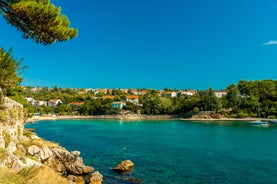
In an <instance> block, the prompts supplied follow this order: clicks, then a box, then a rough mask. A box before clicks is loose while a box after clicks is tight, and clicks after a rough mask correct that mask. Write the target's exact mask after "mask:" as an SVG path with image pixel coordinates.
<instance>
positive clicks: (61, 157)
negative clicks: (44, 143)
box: [47, 148, 94, 175]
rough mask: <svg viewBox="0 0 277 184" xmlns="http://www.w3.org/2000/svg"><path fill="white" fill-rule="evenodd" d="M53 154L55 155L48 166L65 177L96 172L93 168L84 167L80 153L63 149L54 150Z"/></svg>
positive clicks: (48, 162)
mask: <svg viewBox="0 0 277 184" xmlns="http://www.w3.org/2000/svg"><path fill="white" fill-rule="evenodd" d="M52 152H53V155H52V156H51V157H50V158H49V160H48V161H47V165H48V166H49V167H51V168H54V169H55V170H56V171H58V172H60V173H62V174H64V175H68V174H72V175H82V174H87V173H90V172H93V170H94V169H93V167H90V166H86V165H84V163H83V160H82V158H81V157H79V155H80V152H78V151H72V152H68V151H66V150H64V149H61V148H54V149H53V150H52Z"/></svg>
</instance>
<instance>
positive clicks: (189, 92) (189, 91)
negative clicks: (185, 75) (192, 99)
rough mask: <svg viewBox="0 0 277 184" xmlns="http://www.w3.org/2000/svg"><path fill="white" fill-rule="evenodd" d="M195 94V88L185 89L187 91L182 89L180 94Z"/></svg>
mask: <svg viewBox="0 0 277 184" xmlns="http://www.w3.org/2000/svg"><path fill="white" fill-rule="evenodd" d="M195 94H196V91H195V90H187V91H182V92H181V95H187V96H193V95H195Z"/></svg>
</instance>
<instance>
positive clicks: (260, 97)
mask: <svg viewBox="0 0 277 184" xmlns="http://www.w3.org/2000/svg"><path fill="white" fill-rule="evenodd" d="M166 90H168V91H170V89H166ZM166 90H164V93H162V94H159V93H158V91H157V90H153V89H152V90H147V92H146V94H144V95H139V103H138V104H134V103H130V102H126V106H124V108H123V110H119V109H113V108H112V103H113V102H118V101H122V102H123V101H125V96H126V95H132V93H131V90H128V93H124V92H122V91H121V90H119V89H113V90H110V91H109V92H108V94H103V93H97V94H94V93H93V92H83V93H81V91H82V90H80V89H62V88H57V87H54V88H42V89H40V90H39V91H36V92H32V91H31V87H29V88H25V90H24V95H25V96H28V97H32V98H34V99H36V100H43V101H48V100H50V99H53V98H55V99H60V100H61V101H62V102H63V103H61V104H59V105H57V106H56V107H49V106H37V107H34V108H35V109H34V112H40V113H42V114H47V113H55V114H59V115H66V114H67V115H72V114H74V115H76V114H79V115H100V114H118V113H123V112H124V113H126V112H129V113H138V112H139V113H141V114H147V115H163V114H168V115H180V116H183V117H190V116H191V115H193V114H198V113H200V112H203V111H210V112H211V113H212V114H213V115H214V116H215V117H216V116H224V117H239V118H244V117H259V116H260V117H264V118H276V117H277V81H274V80H263V81H244V80H242V81H239V83H238V84H237V85H235V84H231V85H229V86H228V87H227V88H226V92H227V94H226V95H225V96H223V97H221V98H218V97H216V96H215V91H214V90H213V89H212V88H209V89H207V90H200V91H197V93H196V94H195V95H191V96H188V95H182V94H181V93H180V91H179V92H178V91H177V90H175V91H177V96H176V97H170V96H167V95H166V93H165V92H166ZM107 95H110V96H113V99H111V98H105V96H107ZM70 102H83V104H82V105H80V106H68V104H69V103H70Z"/></svg>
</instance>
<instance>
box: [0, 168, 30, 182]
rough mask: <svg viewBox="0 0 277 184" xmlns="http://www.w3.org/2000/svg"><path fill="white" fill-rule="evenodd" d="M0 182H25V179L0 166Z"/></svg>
mask: <svg viewBox="0 0 277 184" xmlns="http://www.w3.org/2000/svg"><path fill="white" fill-rule="evenodd" d="M0 183H1V184H27V183H26V181H25V179H24V178H23V177H22V176H21V175H19V174H17V173H16V172H14V171H12V170H9V169H6V168H0Z"/></svg>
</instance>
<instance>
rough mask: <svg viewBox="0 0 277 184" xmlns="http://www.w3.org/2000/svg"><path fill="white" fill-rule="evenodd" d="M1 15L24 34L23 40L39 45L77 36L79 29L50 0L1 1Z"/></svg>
mask: <svg viewBox="0 0 277 184" xmlns="http://www.w3.org/2000/svg"><path fill="white" fill-rule="evenodd" d="M0 13H1V14H2V15H3V16H4V18H5V19H6V21H7V23H8V24H11V25H13V26H15V27H16V28H17V30H19V31H22V32H23V38H31V39H33V40H34V41H35V42H37V43H43V44H45V45H48V44H51V43H55V42H57V41H66V40H69V39H71V38H74V37H76V36H77V32H78V31H77V29H75V28H71V27H70V21H69V20H68V18H67V16H65V15H63V14H61V8H59V7H56V6H55V5H54V4H52V3H51V2H50V0H0Z"/></svg>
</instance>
